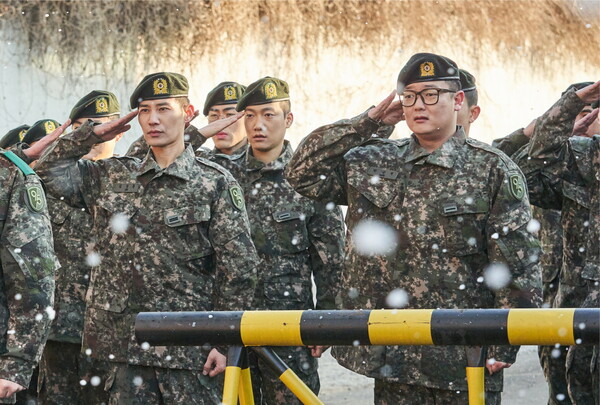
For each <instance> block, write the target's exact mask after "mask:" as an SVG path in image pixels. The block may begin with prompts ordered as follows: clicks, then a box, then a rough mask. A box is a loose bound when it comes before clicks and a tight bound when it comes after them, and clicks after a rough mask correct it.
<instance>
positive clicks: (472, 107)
mask: <svg viewBox="0 0 600 405" xmlns="http://www.w3.org/2000/svg"><path fill="white" fill-rule="evenodd" d="M458 73H459V76H460V87H461V90H462V91H463V93H465V101H464V103H463V105H462V107H461V108H460V110H459V111H458V125H460V126H461V127H463V131H465V134H466V135H467V136H469V130H470V129H471V124H472V123H473V122H475V120H476V119H477V118H478V117H479V114H480V113H481V107H479V106H478V105H477V102H478V100H479V94H478V92H477V85H476V84H475V76H473V75H472V74H471V73H469V72H467V71H466V70H464V69H460V70H459V72H458Z"/></svg>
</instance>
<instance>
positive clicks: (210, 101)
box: [203, 82, 246, 116]
mask: <svg viewBox="0 0 600 405" xmlns="http://www.w3.org/2000/svg"><path fill="white" fill-rule="evenodd" d="M245 90H246V86H242V85H241V84H239V83H236V82H222V83H219V85H218V86H217V87H215V88H214V89H212V90H211V91H210V92H209V93H208V95H207V96H206V101H205V102H204V110H203V113H204V115H205V116H207V115H208V110H210V107H212V106H213V105H224V104H237V102H238V100H239V99H240V97H242V94H244V91H245Z"/></svg>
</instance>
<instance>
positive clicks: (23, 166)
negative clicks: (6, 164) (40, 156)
mask: <svg viewBox="0 0 600 405" xmlns="http://www.w3.org/2000/svg"><path fill="white" fill-rule="evenodd" d="M0 154H2V155H4V156H5V157H6V158H7V159H8V160H10V161H11V162H13V163H14V164H15V166H17V167H18V168H19V169H21V171H22V172H23V174H24V175H25V176H28V175H30V174H35V172H34V171H33V169H32V168H31V167H29V166H27V163H25V162H23V160H22V159H21V158H20V157H18V156H17V155H15V154H14V153H13V152H11V151H9V150H5V151H2V152H0Z"/></svg>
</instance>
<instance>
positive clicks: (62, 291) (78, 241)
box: [38, 197, 108, 404]
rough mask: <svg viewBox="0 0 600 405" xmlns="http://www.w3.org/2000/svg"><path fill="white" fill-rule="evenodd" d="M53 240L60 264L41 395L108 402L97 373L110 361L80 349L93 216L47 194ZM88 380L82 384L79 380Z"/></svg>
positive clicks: (49, 400)
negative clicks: (93, 379)
mask: <svg viewBox="0 0 600 405" xmlns="http://www.w3.org/2000/svg"><path fill="white" fill-rule="evenodd" d="M48 211H49V213H50V220H51V221H52V230H53V233H54V246H55V250H56V253H57V255H58V257H59V259H60V262H61V264H62V266H61V269H60V270H59V271H58V272H57V275H56V300H55V306H54V307H55V310H56V317H55V319H54V321H53V323H52V327H51V328H50V335H49V336H48V342H47V343H46V348H45V350H44V354H43V356H42V360H41V362H40V377H39V385H38V387H39V391H40V393H39V395H40V402H41V403H43V404H68V403H95V404H101V403H108V395H107V393H106V392H105V391H104V389H103V387H102V386H101V385H96V384H91V381H90V379H91V378H92V377H94V376H96V377H100V378H101V379H102V380H104V379H105V377H106V373H107V372H108V369H107V367H106V362H104V361H99V360H93V359H91V358H89V357H87V356H84V355H83V354H82V353H81V337H82V332H83V319H84V316H85V295H86V291H87V288H88V285H89V275H90V267H89V266H88V265H87V264H86V255H87V253H90V252H91V251H92V248H93V244H94V241H93V237H92V235H93V233H92V217H91V216H90V214H89V212H87V211H86V210H85V209H82V208H73V207H70V206H69V205H67V204H66V203H65V202H64V201H61V200H59V199H56V198H53V197H49V198H48ZM81 380H84V381H85V382H86V385H85V386H82V385H81V383H80V381H81Z"/></svg>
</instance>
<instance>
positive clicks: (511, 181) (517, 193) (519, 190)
mask: <svg viewBox="0 0 600 405" xmlns="http://www.w3.org/2000/svg"><path fill="white" fill-rule="evenodd" d="M508 189H509V190H510V194H511V195H512V196H513V197H514V198H516V199H517V200H519V201H520V200H522V199H523V197H525V184H524V183H523V179H521V176H519V175H518V174H511V175H510V176H509V178H508Z"/></svg>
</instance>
